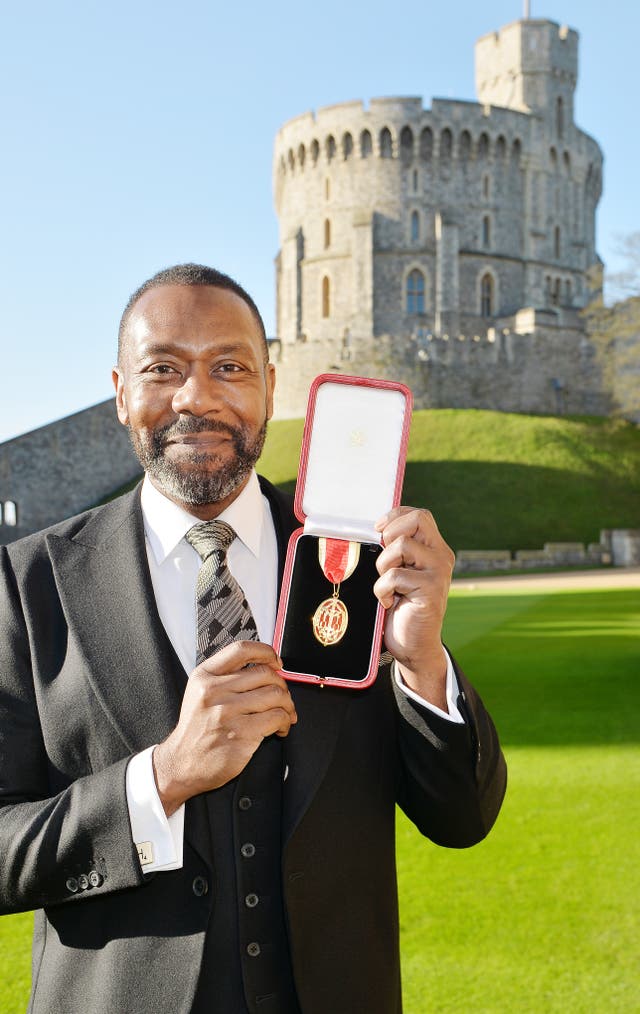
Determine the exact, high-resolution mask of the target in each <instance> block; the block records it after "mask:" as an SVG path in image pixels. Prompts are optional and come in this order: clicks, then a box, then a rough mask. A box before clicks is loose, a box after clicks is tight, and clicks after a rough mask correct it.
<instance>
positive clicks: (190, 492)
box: [129, 417, 267, 507]
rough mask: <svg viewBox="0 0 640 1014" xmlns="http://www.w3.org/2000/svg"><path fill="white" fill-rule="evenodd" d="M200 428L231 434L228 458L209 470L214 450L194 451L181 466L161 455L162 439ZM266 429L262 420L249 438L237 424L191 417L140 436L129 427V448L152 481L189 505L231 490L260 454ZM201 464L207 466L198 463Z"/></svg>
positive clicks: (206, 501) (215, 500)
mask: <svg viewBox="0 0 640 1014" xmlns="http://www.w3.org/2000/svg"><path fill="white" fill-rule="evenodd" d="M203 432H213V433H226V434H228V435H229V436H230V437H231V442H232V445H233V449H234V452H235V454H234V456H233V457H232V458H231V460H230V461H227V462H224V463H222V462H220V463H219V464H218V466H217V468H215V471H212V470H211V469H212V467H215V463H216V462H217V461H219V459H218V456H217V455H216V454H204V453H194V454H193V456H192V457H191V458H190V460H189V463H188V465H186V466H182V467H178V465H177V464H176V462H175V461H172V460H171V459H170V458H167V456H166V455H165V447H166V443H167V441H168V440H169V439H171V438H172V437H176V436H186V435H187V434H190V433H203ZM266 433H267V423H266V420H265V422H264V423H263V425H262V427H261V428H260V430H259V431H258V432H257V433H256V435H255V437H253V438H251V435H250V434H249V433H248V432H247V431H246V430H245V429H242V428H240V427H236V426H229V425H227V424H226V423H219V422H212V421H211V420H208V419H197V418H195V417H194V418H192V419H187V418H184V419H178V420H177V421H176V422H174V423H169V425H168V426H163V427H161V428H160V429H157V430H154V431H153V432H152V433H151V434H150V435H149V436H148V437H144V438H143V437H141V436H140V434H138V433H135V432H134V431H133V430H132V429H131V428H130V427H129V436H130V438H131V443H132V444H133V449H134V451H135V453H136V455H137V457H138V460H139V462H140V464H141V465H142V467H143V469H144V471H145V472H146V473H147V474H148V475H149V477H150V478H151V479H153V480H154V484H155V485H156V486H157V487H158V488H159V489H160V490H161V491H162V492H163V493H165V494H166V495H167V496H168V497H170V498H171V499H172V500H178V501H180V502H181V503H185V504H188V505H190V506H192V507H201V506H204V505H206V504H213V503H219V502H220V501H221V500H224V499H226V497H228V496H229V495H230V494H231V493H233V492H234V490H236V489H237V488H238V486H240V485H241V484H242V482H243V481H244V480H245V479H246V478H247V476H248V475H249V473H250V471H251V469H252V468H253V467H254V465H255V463H256V461H257V460H258V458H259V457H260V454H261V453H262V448H263V446H264V441H265V436H266ZM205 465H208V466H209V467H198V466H205Z"/></svg>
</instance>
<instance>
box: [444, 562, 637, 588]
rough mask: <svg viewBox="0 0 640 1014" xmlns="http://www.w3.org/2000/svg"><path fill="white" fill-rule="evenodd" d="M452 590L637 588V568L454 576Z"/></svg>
mask: <svg viewBox="0 0 640 1014" xmlns="http://www.w3.org/2000/svg"><path fill="white" fill-rule="evenodd" d="M452 587H453V588H454V589H456V590H462V591H474V590H476V589H480V588H482V589H483V590H485V591H486V590H488V589H489V588H490V589H491V590H492V591H494V590H495V591H505V590H506V589H509V588H512V589H513V590H514V591H515V590H518V591H520V590H523V591H524V590H526V591H540V592H542V591H554V590H558V591H561V590H563V589H567V590H570V589H572V588H640V567H612V568H611V569H606V570H574V571H566V572H559V573H554V574H505V575H504V576H502V577H473V578H465V577H458V578H455V579H454V581H453V585H452Z"/></svg>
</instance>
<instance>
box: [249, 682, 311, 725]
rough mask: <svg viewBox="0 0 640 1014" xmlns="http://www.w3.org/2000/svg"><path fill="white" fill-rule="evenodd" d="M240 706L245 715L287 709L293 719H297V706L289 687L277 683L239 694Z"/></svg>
mask: <svg viewBox="0 0 640 1014" xmlns="http://www.w3.org/2000/svg"><path fill="white" fill-rule="evenodd" d="M237 704H238V706H239V707H240V708H241V709H242V713H243V714H245V715H260V714H266V713H267V712H269V711H274V710H275V711H286V712H287V714H288V715H289V716H290V720H291V721H297V715H296V707H295V704H294V703H293V698H292V696H291V694H290V693H289V689H288V687H280V686H276V685H272V686H267V687H259V688H257V689H256V690H251V691H248V692H246V693H243V694H241V695H240V696H239V698H238V701H237Z"/></svg>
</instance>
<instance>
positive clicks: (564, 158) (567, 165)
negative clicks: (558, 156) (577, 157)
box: [562, 151, 571, 176]
mask: <svg viewBox="0 0 640 1014" xmlns="http://www.w3.org/2000/svg"><path fill="white" fill-rule="evenodd" d="M562 161H563V162H564V168H565V172H566V174H567V176H569V175H570V174H571V155H570V154H569V152H568V151H565V153H564V155H563V156H562Z"/></svg>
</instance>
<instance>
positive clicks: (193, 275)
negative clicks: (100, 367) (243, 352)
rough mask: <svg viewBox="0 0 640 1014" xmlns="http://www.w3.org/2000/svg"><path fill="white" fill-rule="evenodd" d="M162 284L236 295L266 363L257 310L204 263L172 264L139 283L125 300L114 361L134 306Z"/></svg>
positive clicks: (240, 290) (246, 296)
mask: <svg viewBox="0 0 640 1014" xmlns="http://www.w3.org/2000/svg"><path fill="white" fill-rule="evenodd" d="M163 285H210V286H212V288H214V289H227V290H228V291H229V292H234V293H235V294H236V296H239V297H240V299H242V300H244V302H245V303H246V304H247V306H248V307H249V309H250V310H251V313H252V314H253V316H254V318H255V321H256V324H257V325H258V330H259V331H260V337H261V339H262V346H263V352H264V361H265V363H266V362H268V361H269V347H268V345H267V333H266V331H265V327H264V322H263V320H262V317H261V316H260V311H259V309H258V307H257V306H256V304H255V303H254V301H253V299H252V298H251V296H250V295H249V293H248V292H247V291H246V289H243V288H242V286H241V285H240V284H239V283H238V282H236V281H234V279H233V278H230V277H229V275H225V274H223V273H222V271H216V269H215V268H208V267H206V265H204V264H174V266H173V267H170V268H163V269H162V271H158V272H156V274H155V275H153V277H152V278H148V279H147V281H146V282H143V283H142V285H141V286H140V287H139V288H138V289H136V291H135V292H134V293H133V295H131V296H130V297H129V302H128V303H127V305H126V306H125V308H124V312H123V314H122V317H121V318H120V327H119V329H118V362H120V360H121V356H122V348H123V341H124V335H125V332H126V330H127V324H128V323H129V318H130V316H131V314H132V312H133V308H134V306H135V305H136V303H137V302H138V300H139V299H140V297H141V296H144V294H145V292H148V291H149V289H159V288H160V287H161V286H163Z"/></svg>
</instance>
